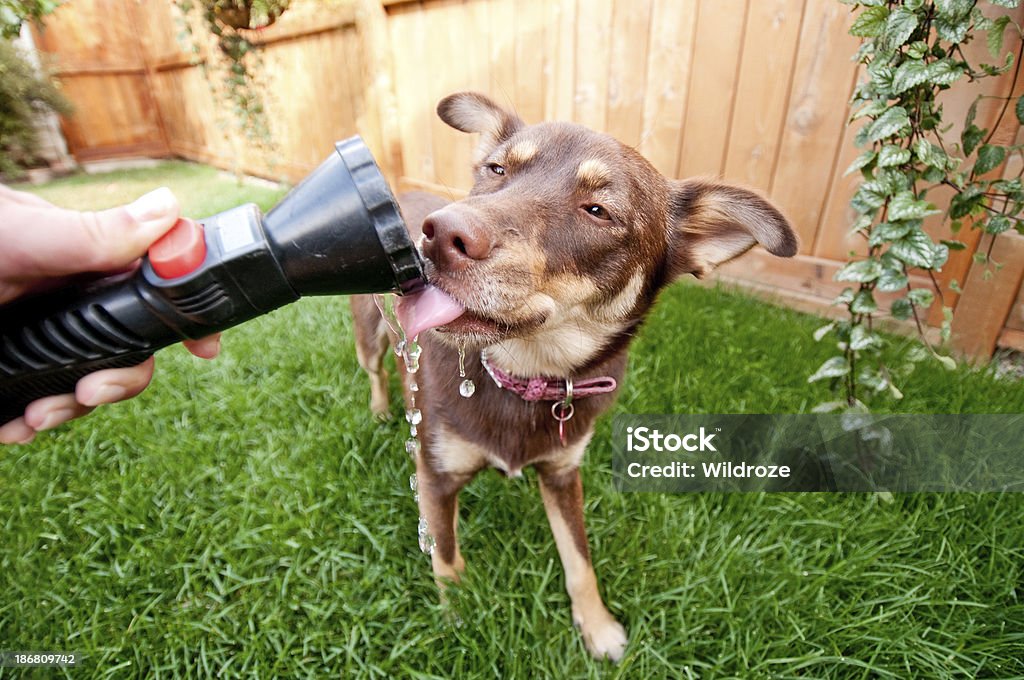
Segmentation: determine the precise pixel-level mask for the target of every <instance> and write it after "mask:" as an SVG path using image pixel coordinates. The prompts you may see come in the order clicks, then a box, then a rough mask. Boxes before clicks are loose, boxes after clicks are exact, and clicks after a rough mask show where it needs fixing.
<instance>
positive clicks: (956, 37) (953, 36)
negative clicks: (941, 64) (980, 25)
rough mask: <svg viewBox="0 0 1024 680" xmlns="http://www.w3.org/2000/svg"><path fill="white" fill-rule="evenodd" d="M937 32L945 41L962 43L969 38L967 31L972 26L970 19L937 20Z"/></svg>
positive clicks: (938, 18)
mask: <svg viewBox="0 0 1024 680" xmlns="http://www.w3.org/2000/svg"><path fill="white" fill-rule="evenodd" d="M934 25H935V32H936V33H938V34H939V37H940V38H942V39H943V40H945V41H947V42H951V43H962V42H963V41H964V39H965V38H966V37H967V29H968V28H970V26H971V21H970V17H969V16H968V17H967V18H964V19H943V18H942V17H936V18H935V24H934Z"/></svg>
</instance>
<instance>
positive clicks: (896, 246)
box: [888, 229, 935, 269]
mask: <svg viewBox="0 0 1024 680" xmlns="http://www.w3.org/2000/svg"><path fill="white" fill-rule="evenodd" d="M888 252H889V254H890V255H892V256H893V257H895V258H897V259H899V260H900V261H902V262H905V263H906V264H908V265H910V266H911V267H921V268H923V269H931V268H932V262H934V260H935V244H934V243H932V240H931V238H929V237H928V234H926V233H924V232H923V231H921V230H919V229H918V230H915V231H912V232H910V233H909V234H907V235H906V236H905V237H903V238H902V239H900V240H899V241H896V242H895V243H893V244H892V245H891V246H890V247H889V251H888Z"/></svg>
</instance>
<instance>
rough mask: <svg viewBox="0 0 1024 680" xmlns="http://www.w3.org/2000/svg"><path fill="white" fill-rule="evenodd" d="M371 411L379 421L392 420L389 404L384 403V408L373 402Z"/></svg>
mask: <svg viewBox="0 0 1024 680" xmlns="http://www.w3.org/2000/svg"><path fill="white" fill-rule="evenodd" d="M370 411H371V412H372V413H373V417H374V418H375V419H376V420H377V421H378V422H381V423H386V422H388V421H389V420H391V409H390V408H388V405H387V404H384V406H383V408H381V407H379V406H374V405H372V404H371V405H370Z"/></svg>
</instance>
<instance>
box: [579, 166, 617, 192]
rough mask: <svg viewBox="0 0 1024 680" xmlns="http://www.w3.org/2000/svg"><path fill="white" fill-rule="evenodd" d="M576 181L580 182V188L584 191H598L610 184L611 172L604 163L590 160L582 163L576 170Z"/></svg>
mask: <svg viewBox="0 0 1024 680" xmlns="http://www.w3.org/2000/svg"><path fill="white" fill-rule="evenodd" d="M576 179H578V180H579V182H580V186H581V187H583V188H584V189H589V190H590V191H596V190H597V189H600V188H601V187H603V186H605V185H606V184H608V181H609V180H610V179H611V172H610V171H609V170H608V166H607V165H605V162H604V161H602V160H600V159H597V158H590V159H587V160H585V161H583V162H582V163H580V165H579V167H578V168H576Z"/></svg>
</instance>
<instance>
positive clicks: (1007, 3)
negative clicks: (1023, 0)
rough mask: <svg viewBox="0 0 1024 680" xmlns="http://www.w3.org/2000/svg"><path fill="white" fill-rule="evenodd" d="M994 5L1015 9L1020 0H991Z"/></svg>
mask: <svg viewBox="0 0 1024 680" xmlns="http://www.w3.org/2000/svg"><path fill="white" fill-rule="evenodd" d="M991 2H992V4H993V5H999V6H1000V7H1009V8H1010V9H1014V8H1016V7H1017V5H1018V4H1020V0H991Z"/></svg>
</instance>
